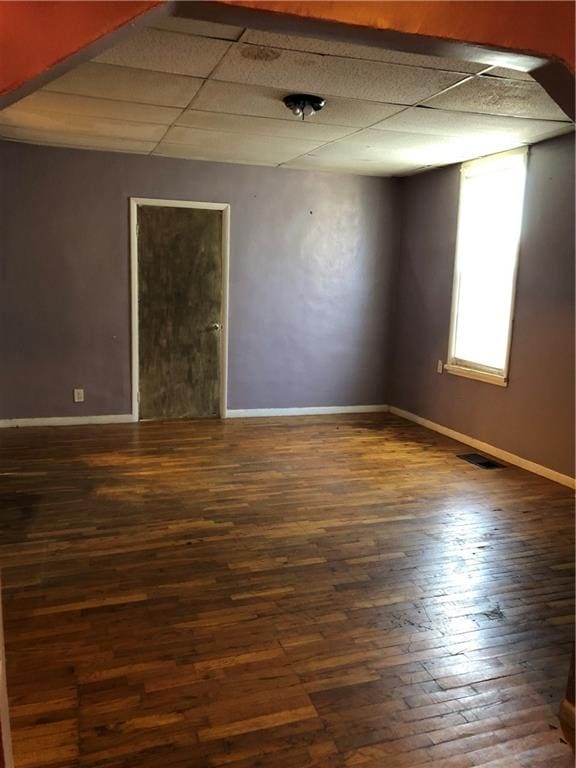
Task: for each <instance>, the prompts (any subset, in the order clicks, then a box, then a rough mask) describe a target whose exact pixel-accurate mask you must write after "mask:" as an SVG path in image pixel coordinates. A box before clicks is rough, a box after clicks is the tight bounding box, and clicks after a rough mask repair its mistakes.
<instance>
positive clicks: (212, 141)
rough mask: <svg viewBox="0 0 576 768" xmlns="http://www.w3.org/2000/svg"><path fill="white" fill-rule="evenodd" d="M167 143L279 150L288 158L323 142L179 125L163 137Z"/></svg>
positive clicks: (237, 148)
mask: <svg viewBox="0 0 576 768" xmlns="http://www.w3.org/2000/svg"><path fill="white" fill-rule="evenodd" d="M164 141H165V142H166V143H167V144H187V145H188V146H189V147H195V148H198V149H199V150H202V149H203V148H206V149H220V150H222V151H223V152H226V153H229V152H243V151H247V152H250V153H251V152H252V151H255V152H258V150H259V149H261V150H262V152H264V153H265V152H266V151H267V150H268V151H270V152H278V153H279V154H284V153H285V152H286V154H287V156H286V157H284V159H285V160H288V159H290V158H292V157H295V156H296V155H298V154H304V153H306V152H309V151H310V150H312V149H315V148H316V147H318V146H321V145H322V144H323V142H322V141H311V140H308V139H293V138H280V137H273V136H252V135H242V136H239V135H237V134H234V133H227V132H224V131H205V130H202V129H200V128H186V127H185V126H180V125H176V126H174V127H172V128H170V129H169V130H168V133H167V134H166V136H165V137H164Z"/></svg>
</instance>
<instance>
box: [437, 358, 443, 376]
mask: <svg viewBox="0 0 576 768" xmlns="http://www.w3.org/2000/svg"><path fill="white" fill-rule="evenodd" d="M443 370H444V363H443V362H442V360H438V362H437V363H436V373H442V372H443Z"/></svg>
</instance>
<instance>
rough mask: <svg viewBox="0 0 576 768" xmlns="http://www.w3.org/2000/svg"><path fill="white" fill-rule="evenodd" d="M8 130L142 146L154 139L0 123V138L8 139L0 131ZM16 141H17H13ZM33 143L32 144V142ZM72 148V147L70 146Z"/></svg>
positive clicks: (153, 141)
mask: <svg viewBox="0 0 576 768" xmlns="http://www.w3.org/2000/svg"><path fill="white" fill-rule="evenodd" d="M5 128H8V129H14V130H23V131H34V132H36V133H41V134H42V135H44V134H46V135H48V136H54V135H55V134H56V135H66V134H68V135H72V136H81V137H83V138H86V139H105V140H106V139H109V140H110V141H139V142H141V143H143V144H154V143H155V141H156V140H155V139H135V138H134V137H133V136H106V135H105V134H102V133H93V132H90V131H83V130H71V131H67V130H66V128H29V127H27V126H23V125H10V124H9V123H0V138H8V137H3V136H2V130H3V129H5ZM15 140H16V141H18V139H15ZM32 143H33V142H32ZM71 146H73V145H71Z"/></svg>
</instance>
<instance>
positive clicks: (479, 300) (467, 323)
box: [446, 148, 527, 384]
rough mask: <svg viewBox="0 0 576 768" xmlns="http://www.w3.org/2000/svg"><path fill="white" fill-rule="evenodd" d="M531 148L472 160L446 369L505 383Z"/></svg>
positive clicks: (464, 184) (463, 193)
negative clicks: (527, 168)
mask: <svg viewBox="0 0 576 768" xmlns="http://www.w3.org/2000/svg"><path fill="white" fill-rule="evenodd" d="M526 155H527V150H526V148H522V149H520V150H514V151H512V152H506V153H504V154H501V155H493V156H491V157H486V158H481V159H480V160H473V161H471V162H469V163H464V164H463V165H462V170H461V182H460V205H459V210H458V238H457V245H456V265H455V274H454V288H453V296H452V318H451V327H450V349H449V354H448V364H447V366H446V369H447V370H448V371H450V372H452V373H460V374H462V375H469V376H471V377H472V378H479V379H483V380H486V381H493V382H494V383H500V384H505V383H506V377H507V374H508V357H509V351H510V334H511V330H512V315H513V309H514V292H515V282H516V265H517V261H518V246H519V242H520V232H521V226H522V210H523V204H524V186H525V181H526Z"/></svg>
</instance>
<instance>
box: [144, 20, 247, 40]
mask: <svg viewBox="0 0 576 768" xmlns="http://www.w3.org/2000/svg"><path fill="white" fill-rule="evenodd" d="M150 26H151V27H154V28H155V29H163V30H165V31H166V32H180V33H183V34H186V35H199V36H200V37H216V38H218V39H220V40H238V38H239V37H240V35H241V34H242V32H243V31H244V28H243V27H233V26H231V25H230V24H216V23H214V22H212V21H199V20H198V19H183V18H179V17H177V16H168V17H167V18H165V19H161V20H159V21H154V22H153V23H152V24H150Z"/></svg>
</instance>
